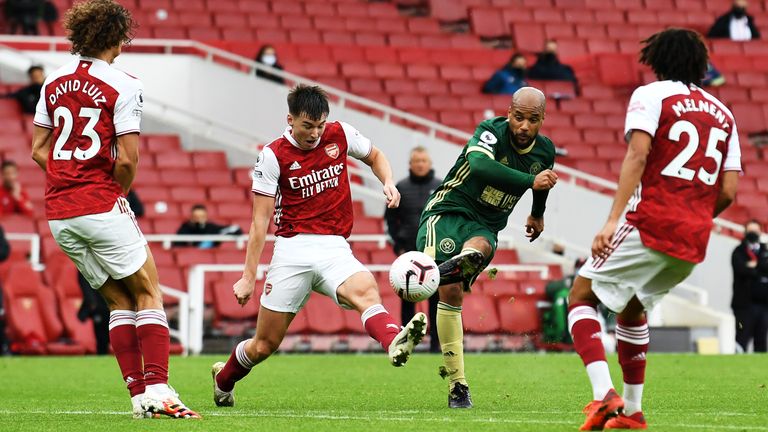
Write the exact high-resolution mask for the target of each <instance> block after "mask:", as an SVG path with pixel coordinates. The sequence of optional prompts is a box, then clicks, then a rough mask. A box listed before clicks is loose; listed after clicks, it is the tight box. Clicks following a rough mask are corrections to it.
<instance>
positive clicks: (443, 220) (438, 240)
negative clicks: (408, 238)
mask: <svg viewBox="0 0 768 432" xmlns="http://www.w3.org/2000/svg"><path fill="white" fill-rule="evenodd" d="M478 236H480V237H485V238H486V239H488V242H489V243H490V244H491V255H490V256H489V257H487V258H486V260H485V265H488V264H489V263H490V262H491V259H492V258H493V254H494V253H496V242H497V239H496V233H495V232H493V231H491V230H490V229H488V228H487V227H485V226H483V225H481V224H479V223H477V222H475V221H472V220H469V219H467V218H465V217H464V216H462V215H459V214H455V213H445V214H438V215H432V216H429V217H428V218H427V219H425V220H423V221H422V222H421V225H419V234H418V236H417V237H416V247H417V249H418V250H420V251H422V252H424V253H426V254H427V255H429V256H430V257H432V258H433V259H434V260H435V262H436V263H438V264H440V263H442V262H444V261H447V260H449V259H450V258H451V257H453V256H454V255H458V253H459V252H461V248H462V247H463V245H464V242H465V241H467V240H469V239H471V238H472V237H478Z"/></svg>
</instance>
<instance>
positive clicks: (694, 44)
mask: <svg viewBox="0 0 768 432" xmlns="http://www.w3.org/2000/svg"><path fill="white" fill-rule="evenodd" d="M643 44H645V46H644V47H643V48H642V49H641V50H640V63H642V64H644V65H648V66H650V68H651V69H653V72H654V73H655V74H656V76H657V77H658V78H659V79H661V80H672V81H681V82H683V83H685V84H696V85H701V80H702V78H704V73H705V72H706V71H707V63H708V62H709V53H708V52H707V45H706V44H704V40H703V39H702V37H701V35H700V34H699V33H698V32H695V31H693V30H688V29H681V28H669V29H666V30H663V31H660V32H658V33H656V34H654V35H653V36H651V37H649V38H648V39H646V40H644V41H643Z"/></svg>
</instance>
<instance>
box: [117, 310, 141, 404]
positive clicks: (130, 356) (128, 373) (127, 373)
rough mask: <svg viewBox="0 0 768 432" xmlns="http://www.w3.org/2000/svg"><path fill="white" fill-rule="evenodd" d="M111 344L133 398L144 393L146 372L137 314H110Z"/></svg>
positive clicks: (127, 312)
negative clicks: (137, 334)
mask: <svg viewBox="0 0 768 432" xmlns="http://www.w3.org/2000/svg"><path fill="white" fill-rule="evenodd" d="M109 342H110V343H111V344H112V351H114V352H115V358H117V364H118V366H120V372H122V374H123V380H125V383H126V384H127V385H128V391H129V392H130V393H131V397H133V396H136V395H140V394H142V393H144V388H145V385H144V371H143V369H142V364H141V350H140V349H139V339H138V337H137V336H136V312H134V311H129V310H113V311H112V312H110V313H109Z"/></svg>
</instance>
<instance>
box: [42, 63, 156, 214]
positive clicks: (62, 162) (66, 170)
mask: <svg viewBox="0 0 768 432" xmlns="http://www.w3.org/2000/svg"><path fill="white" fill-rule="evenodd" d="M40 93H41V94H40V101H39V102H38V104H37V112H36V113H35V120H34V122H35V125H37V126H40V127H44V128H48V129H52V130H53V140H52V146H51V150H50V153H49V154H48V169H47V184H46V191H45V213H46V217H47V218H48V219H49V220H55V219H68V218H72V217H76V216H83V215H88V214H98V213H105V212H108V211H110V210H111V209H112V208H113V207H114V206H115V202H116V201H117V198H118V197H120V196H122V195H123V191H122V188H121V187H120V185H119V184H118V183H117V181H116V180H115V178H114V176H113V174H112V171H113V169H114V165H115V159H116V157H117V151H118V149H117V139H116V138H117V137H118V136H120V135H124V134H129V133H139V131H140V127H139V124H140V122H141V113H142V107H143V105H144V99H143V96H142V85H141V81H139V80H138V79H136V78H133V77H131V76H129V75H127V74H126V73H124V72H121V71H119V70H117V69H115V68H113V67H111V66H110V65H109V64H107V63H106V62H105V61H103V60H98V59H94V58H89V57H80V58H78V59H76V60H73V61H72V62H70V63H68V64H66V65H64V66H62V67H61V68H59V69H58V70H57V71H55V72H54V73H52V74H51V75H49V76H48V78H47V79H46V80H45V84H43V88H42V90H41V92H40Z"/></svg>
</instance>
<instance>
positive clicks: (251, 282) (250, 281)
mask: <svg viewBox="0 0 768 432" xmlns="http://www.w3.org/2000/svg"><path fill="white" fill-rule="evenodd" d="M274 210H275V197H270V196H266V195H260V194H254V195H253V220H252V221H251V229H250V232H249V233H248V248H247V249H246V252H245V268H244V269H243V276H242V277H241V278H240V280H239V281H237V282H235V285H234V286H233V287H232V291H233V292H234V294H235V298H236V299H237V302H238V303H240V304H241V305H245V304H246V303H248V300H250V299H251V296H252V295H253V290H254V288H255V284H256V270H257V269H258V267H259V257H260V256H261V252H262V250H264V240H265V238H266V237H267V229H268V228H269V219H270V217H272V213H273V212H274Z"/></svg>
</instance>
